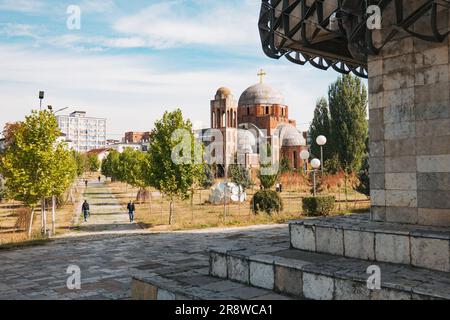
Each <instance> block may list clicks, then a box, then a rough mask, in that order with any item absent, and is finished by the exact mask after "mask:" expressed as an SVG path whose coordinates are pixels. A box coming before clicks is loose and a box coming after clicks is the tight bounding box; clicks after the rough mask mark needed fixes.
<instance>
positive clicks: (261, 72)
mask: <svg viewBox="0 0 450 320" xmlns="http://www.w3.org/2000/svg"><path fill="white" fill-rule="evenodd" d="M264 76H267V73H266V72H265V71H264V70H263V69H261V70H260V71H259V73H258V77H259V83H263V80H264Z"/></svg>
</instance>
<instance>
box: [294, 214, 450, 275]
mask: <svg viewBox="0 0 450 320" xmlns="http://www.w3.org/2000/svg"><path fill="white" fill-rule="evenodd" d="M389 210H390V208H388V211H389ZM399 210H400V211H401V209H399ZM290 233H291V247H292V248H295V249H299V250H304V251H309V252H318V253H326V254H333V255H337V256H344V257H348V258H355V259H361V260H367V261H379V262H390V263H399V264H406V265H412V266H415V267H420V268H426V269H432V270H438V271H446V272H450V228H448V227H429V226H418V225H410V224H399V223H387V222H378V221H372V220H370V219H369V216H368V215H364V214H362V215H361V214H360V215H350V216H343V217H325V218H317V219H310V220H302V221H298V222H293V223H291V224H290Z"/></svg>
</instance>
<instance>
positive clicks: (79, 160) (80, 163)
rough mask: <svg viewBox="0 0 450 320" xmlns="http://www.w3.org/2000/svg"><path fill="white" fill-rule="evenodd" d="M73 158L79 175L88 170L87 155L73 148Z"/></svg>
mask: <svg viewBox="0 0 450 320" xmlns="http://www.w3.org/2000/svg"><path fill="white" fill-rule="evenodd" d="M72 158H73V159H74V161H75V163H76V166H77V176H78V177H80V176H82V175H83V173H85V171H86V157H85V156H83V155H82V154H81V153H79V152H77V151H75V150H72Z"/></svg>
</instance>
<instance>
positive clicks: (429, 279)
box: [210, 248, 450, 300]
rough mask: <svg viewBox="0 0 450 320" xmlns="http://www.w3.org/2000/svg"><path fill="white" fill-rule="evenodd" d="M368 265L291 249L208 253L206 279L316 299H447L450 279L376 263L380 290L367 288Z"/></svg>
mask: <svg viewBox="0 0 450 320" xmlns="http://www.w3.org/2000/svg"><path fill="white" fill-rule="evenodd" d="M371 264H372V263H371V262H368V261H363V260H358V259H349V258H344V257H338V256H334V255H329V254H318V253H313V252H307V251H300V250H295V249H289V250H282V251H275V252H272V253H270V254H268V253H267V252H266V253H263V254H261V253H259V252H257V251H251V250H235V251H234V250H228V249H220V248H216V249H211V250H210V275H211V276H213V277H217V278H221V279H227V280H232V281H236V282H239V283H242V284H244V285H251V286H254V287H257V288H262V289H266V290H270V291H274V292H276V293H279V294H283V295H290V296H292V297H296V298H300V299H314V300H369V299H370V300H402V299H406V300H411V299H419V300H426V299H450V275H449V274H448V273H445V272H437V271H431V270H425V269H419V268H413V267H411V266H404V265H394V264H388V263H377V266H378V267H379V268H380V271H381V290H370V289H368V286H367V280H368V278H369V276H370V275H369V274H368V273H367V269H368V267H369V266H371Z"/></svg>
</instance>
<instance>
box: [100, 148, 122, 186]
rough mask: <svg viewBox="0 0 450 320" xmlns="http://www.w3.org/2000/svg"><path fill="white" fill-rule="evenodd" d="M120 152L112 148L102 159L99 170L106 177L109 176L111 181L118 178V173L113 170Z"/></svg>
mask: <svg viewBox="0 0 450 320" xmlns="http://www.w3.org/2000/svg"><path fill="white" fill-rule="evenodd" d="M119 156H120V154H119V153H118V152H117V151H116V150H112V151H111V152H110V153H108V155H107V156H106V158H104V159H103V161H102V165H101V172H102V175H104V176H105V177H107V178H111V179H112V180H113V181H114V180H118V174H117V172H115V168H116V167H117V163H118V161H119Z"/></svg>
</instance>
